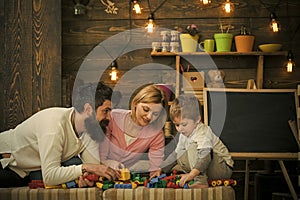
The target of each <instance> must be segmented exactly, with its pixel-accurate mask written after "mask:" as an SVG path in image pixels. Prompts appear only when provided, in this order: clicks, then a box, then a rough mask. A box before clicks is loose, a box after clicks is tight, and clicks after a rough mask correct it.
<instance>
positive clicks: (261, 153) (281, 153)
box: [203, 88, 299, 159]
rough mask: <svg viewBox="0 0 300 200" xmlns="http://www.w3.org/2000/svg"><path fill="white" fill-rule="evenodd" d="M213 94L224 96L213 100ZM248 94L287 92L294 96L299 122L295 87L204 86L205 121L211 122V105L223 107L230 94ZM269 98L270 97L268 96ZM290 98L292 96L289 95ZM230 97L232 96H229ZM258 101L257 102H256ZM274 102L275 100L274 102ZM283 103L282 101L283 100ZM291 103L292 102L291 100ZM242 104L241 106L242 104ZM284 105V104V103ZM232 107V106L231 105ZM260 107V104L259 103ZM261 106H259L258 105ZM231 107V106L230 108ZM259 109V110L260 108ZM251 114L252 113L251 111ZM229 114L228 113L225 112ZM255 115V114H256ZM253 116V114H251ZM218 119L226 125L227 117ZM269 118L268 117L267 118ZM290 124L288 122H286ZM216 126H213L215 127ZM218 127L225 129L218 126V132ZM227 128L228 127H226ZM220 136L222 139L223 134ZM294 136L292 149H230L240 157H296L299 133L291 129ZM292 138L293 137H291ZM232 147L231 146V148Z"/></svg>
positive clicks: (294, 107) (234, 155) (221, 129)
mask: <svg viewBox="0 0 300 200" xmlns="http://www.w3.org/2000/svg"><path fill="white" fill-rule="evenodd" d="M211 94H218V95H220V94H224V95H223V96H220V97H219V98H218V100H217V101H215V100H211V97H210V95H211ZM231 94H234V95H238V96H239V95H241V96H244V95H246V96H247V95H248V94H254V95H255V96H256V95H258V96H262V95H264V94H266V95H269V94H275V95H276V94H278V95H279V96H280V97H281V96H282V95H284V96H285V94H287V95H289V96H292V97H293V100H291V99H290V101H293V103H294V105H293V109H294V115H295V116H293V117H294V118H295V119H294V120H295V121H296V123H297V108H298V107H299V102H298V96H297V91H296V90H294V89H255V90H253V89H235V88H204V90H203V97H204V123H205V124H207V125H210V126H211V124H210V123H209V118H210V117H211V113H209V112H214V111H212V109H213V108H210V107H209V106H211V105H210V104H212V105H217V106H215V107H217V108H216V109H219V110H220V108H222V107H227V99H228V97H227V96H228V95H231ZM268 98H269V97H268ZM289 98H290V97H289ZM229 99H230V98H229ZM273 101H276V98H275V99H274V100H273V99H272V102H273ZM254 103H256V102H254ZM273 103H274V102H273ZM281 103H282V102H281ZM289 103H291V102H289ZM241 105H242V104H241ZM241 105H240V106H241ZM283 105H284V104H283ZM229 107H230V106H229ZM257 107H258V105H257ZM258 108H259V107H258ZM229 109H230V108H229ZM256 111H257V110H255V109H253V112H256ZM258 111H259V110H258ZM224 112H228V110H225V111H224ZM250 114H251V113H250ZM225 115H227V114H225ZM254 115H255V114H254ZM250 116H251V115H250ZM216 118H217V121H221V123H220V124H222V123H224V125H225V126H226V123H227V122H225V121H226V117H225V116H224V117H222V116H217V117H216ZM240 118H242V116H240ZM266 120H267V119H266ZM249 123H251V121H250V120H249ZM286 123H287V124H288V122H286ZM297 126H299V125H297ZM213 128H214V127H212V129H213ZM218 128H219V132H222V131H223V127H222V126H220V127H217V128H215V129H217V131H216V132H218ZM225 128H226V127H225ZM297 130H299V127H297ZM220 134H221V135H218V134H217V135H218V136H220V138H221V139H222V134H223V133H220ZM289 134H291V135H292V136H293V140H294V142H293V145H292V147H293V148H292V151H285V150H284V148H285V147H284V148H283V149H279V150H278V151H277V149H275V151H273V150H272V149H271V150H270V149H259V150H253V149H250V151H248V150H247V149H243V150H242V151H240V150H233V151H230V152H231V154H232V156H233V157H240V158H263V159H295V158H297V157H298V151H299V147H298V141H299V136H298V135H297V136H296V137H295V136H294V135H293V133H292V131H291V130H290V133H289ZM290 139H291V138H290ZM270 141H272V138H270V140H268V141H267V142H270ZM229 149H230V148H229Z"/></svg>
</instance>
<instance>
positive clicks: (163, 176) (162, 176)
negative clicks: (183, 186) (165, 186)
mask: <svg viewBox="0 0 300 200" xmlns="http://www.w3.org/2000/svg"><path fill="white" fill-rule="evenodd" d="M166 176H167V175H166V174H161V175H160V176H159V177H158V179H162V178H165V177H166Z"/></svg>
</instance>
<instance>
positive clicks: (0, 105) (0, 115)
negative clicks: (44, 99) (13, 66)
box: [0, 0, 6, 131]
mask: <svg viewBox="0 0 300 200" xmlns="http://www.w3.org/2000/svg"><path fill="white" fill-rule="evenodd" d="M4 2H5V0H0V30H3V31H0V47H4V44H5V37H4V35H5V34H4V22H5V21H4V20H5V13H4V10H5V9H4ZM4 54H5V51H4V48H0V77H1V79H2V80H1V84H0V131H1V130H2V128H3V127H4V122H5V103H4V101H5V98H4V88H5V87H4V83H5V82H6V81H5V80H4V79H5V76H4V63H5V55H4Z"/></svg>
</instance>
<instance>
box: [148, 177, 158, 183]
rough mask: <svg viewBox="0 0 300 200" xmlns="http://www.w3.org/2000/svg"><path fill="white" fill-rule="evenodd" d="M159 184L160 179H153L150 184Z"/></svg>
mask: <svg viewBox="0 0 300 200" xmlns="http://www.w3.org/2000/svg"><path fill="white" fill-rule="evenodd" d="M158 182H159V179H158V178H152V179H151V180H150V183H158Z"/></svg>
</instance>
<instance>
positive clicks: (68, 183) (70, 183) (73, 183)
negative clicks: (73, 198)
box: [65, 181, 77, 188]
mask: <svg viewBox="0 0 300 200" xmlns="http://www.w3.org/2000/svg"><path fill="white" fill-rule="evenodd" d="M65 184H66V186H67V188H76V187H77V184H76V182H75V181H69V182H67V183H65Z"/></svg>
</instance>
